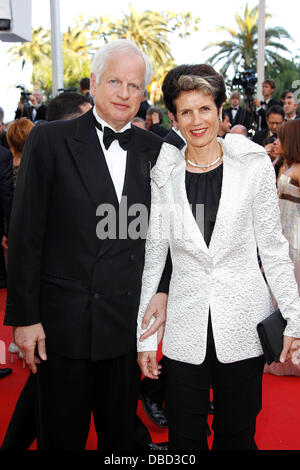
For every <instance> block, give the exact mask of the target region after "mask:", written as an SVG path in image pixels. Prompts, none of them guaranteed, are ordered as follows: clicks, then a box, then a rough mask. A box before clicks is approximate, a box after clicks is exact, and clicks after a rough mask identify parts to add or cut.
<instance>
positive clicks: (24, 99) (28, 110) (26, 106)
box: [16, 85, 33, 120]
mask: <svg viewBox="0 0 300 470" xmlns="http://www.w3.org/2000/svg"><path fill="white" fill-rule="evenodd" d="M16 88H20V89H21V90H22V91H21V96H20V101H21V103H22V104H23V109H22V113H21V117H27V118H28V119H31V120H32V110H33V105H32V103H31V101H30V96H31V93H30V92H29V91H26V89H25V87H24V86H23V85H17V87H16Z"/></svg>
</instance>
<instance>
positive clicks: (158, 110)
mask: <svg viewBox="0 0 300 470" xmlns="http://www.w3.org/2000/svg"><path fill="white" fill-rule="evenodd" d="M153 113H157V114H158V115H159V123H160V124H161V123H162V122H163V119H164V113H163V112H162V110H161V109H160V108H157V107H155V106H151V107H150V108H148V109H147V111H146V116H147V114H148V115H149V116H152V114H153Z"/></svg>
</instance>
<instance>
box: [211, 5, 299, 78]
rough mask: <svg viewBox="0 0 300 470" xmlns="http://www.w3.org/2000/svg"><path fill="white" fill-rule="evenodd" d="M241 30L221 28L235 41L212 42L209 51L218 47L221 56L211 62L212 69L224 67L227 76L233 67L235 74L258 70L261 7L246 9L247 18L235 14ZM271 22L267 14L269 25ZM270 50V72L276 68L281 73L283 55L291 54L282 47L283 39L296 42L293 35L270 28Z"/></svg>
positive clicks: (268, 67)
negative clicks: (218, 64) (218, 65)
mask: <svg viewBox="0 0 300 470" xmlns="http://www.w3.org/2000/svg"><path fill="white" fill-rule="evenodd" d="M234 17H235V21H236V23H237V29H232V28H229V27H226V26H219V27H218V28H217V30H216V31H218V32H223V33H228V34H229V35H230V36H231V38H230V39H224V40H222V41H217V42H212V43H210V44H208V45H207V46H206V47H205V49H208V48H211V47H215V48H218V50H217V52H216V53H215V54H214V55H212V56H211V57H210V58H209V59H208V61H209V62H211V63H212V65H216V64H217V63H219V62H223V63H222V68H221V72H222V73H223V74H224V75H225V74H226V72H227V70H228V69H229V67H230V66H233V68H234V70H235V72H236V71H237V70H238V69H239V71H241V70H247V69H254V70H256V62H257V49H258V18H259V6H256V7H254V8H252V9H251V8H249V7H248V4H247V5H246V7H245V11H244V16H243V17H242V16H240V15H239V14H238V13H236V14H235V16H234ZM270 18H271V15H270V14H266V21H267V20H269V19H270ZM265 36H266V47H265V60H266V71H267V72H269V71H270V69H271V68H272V69H273V70H274V67H275V68H276V69H277V70H278V71H280V70H282V67H283V57H282V55H281V54H280V52H285V53H287V52H289V50H288V48H287V47H286V46H284V44H282V39H290V40H291V39H292V38H291V36H290V35H289V33H288V32H287V31H286V30H285V29H284V28H281V27H279V26H276V27H273V28H266V31H265Z"/></svg>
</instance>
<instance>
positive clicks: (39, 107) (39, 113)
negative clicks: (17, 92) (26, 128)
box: [15, 88, 47, 122]
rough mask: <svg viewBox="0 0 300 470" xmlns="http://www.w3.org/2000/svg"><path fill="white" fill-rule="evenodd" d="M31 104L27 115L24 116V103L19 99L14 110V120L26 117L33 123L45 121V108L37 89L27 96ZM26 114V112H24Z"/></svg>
mask: <svg viewBox="0 0 300 470" xmlns="http://www.w3.org/2000/svg"><path fill="white" fill-rule="evenodd" d="M29 100H30V103H31V106H30V110H29V111H28V113H29V114H28V115H27V114H26V116H25V115H24V102H23V101H22V99H20V101H19V103H18V108H17V110H16V114H15V119H20V118H22V117H27V118H28V119H30V120H31V121H33V122H37V121H45V119H46V111H47V106H45V105H44V104H43V92H42V90H40V89H39V88H35V89H34V90H33V92H32V94H31V95H30V96H29ZM26 112H27V111H26Z"/></svg>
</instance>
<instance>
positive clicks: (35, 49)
mask: <svg viewBox="0 0 300 470" xmlns="http://www.w3.org/2000/svg"><path fill="white" fill-rule="evenodd" d="M7 52H8V54H9V56H10V60H11V61H13V62H17V61H18V60H20V59H22V69H23V68H24V66H25V64H28V63H29V64H31V65H32V66H33V69H34V70H33V73H34V72H35V69H36V68H38V67H40V66H41V64H42V63H43V62H44V60H45V59H46V58H48V57H49V56H50V53H51V43H50V31H49V30H47V29H43V28H42V27H41V26H40V27H39V28H37V29H34V30H33V31H32V40H31V42H24V43H22V44H21V45H18V46H12V47H11V48H10V49H8V51H7ZM34 84H36V83H35V81H34Z"/></svg>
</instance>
